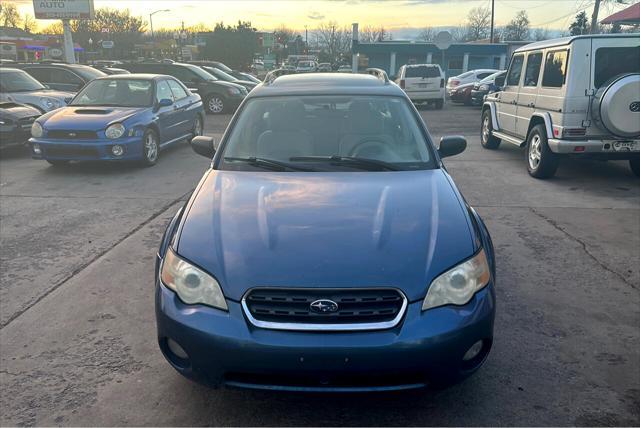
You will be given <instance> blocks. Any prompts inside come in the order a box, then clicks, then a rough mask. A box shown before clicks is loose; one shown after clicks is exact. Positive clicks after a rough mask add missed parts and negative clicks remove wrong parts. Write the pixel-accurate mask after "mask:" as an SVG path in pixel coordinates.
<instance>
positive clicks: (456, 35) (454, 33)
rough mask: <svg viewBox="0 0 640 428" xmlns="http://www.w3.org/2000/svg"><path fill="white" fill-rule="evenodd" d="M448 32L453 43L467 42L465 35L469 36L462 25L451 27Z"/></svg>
mask: <svg viewBox="0 0 640 428" xmlns="http://www.w3.org/2000/svg"><path fill="white" fill-rule="evenodd" d="M449 32H450V33H451V38H452V39H453V41H454V42H466V41H467V35H468V34H469V31H467V28H466V27H465V26H464V25H459V26H457V27H453V28H451V29H450V30H449Z"/></svg>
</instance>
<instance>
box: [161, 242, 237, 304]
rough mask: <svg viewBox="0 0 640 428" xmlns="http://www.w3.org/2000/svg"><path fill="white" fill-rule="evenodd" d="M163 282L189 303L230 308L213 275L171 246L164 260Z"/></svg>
mask: <svg viewBox="0 0 640 428" xmlns="http://www.w3.org/2000/svg"><path fill="white" fill-rule="evenodd" d="M161 269H162V270H161V272H160V278H161V279H162V283H163V284H164V285H166V286H167V287H169V288H170V289H172V290H173V291H175V292H176V294H178V297H179V298H180V300H182V301H183V302H184V303H187V304H189V305H193V304H196V303H201V304H203V305H208V306H212V307H214V308H218V309H222V310H223V311H226V310H228V308H227V302H226V301H225V299H224V295H223V294H222V289H221V288H220V284H218V281H216V280H215V279H214V278H213V277H212V276H211V275H209V274H208V273H206V272H203V271H202V270H200V269H198V268H197V267H195V266H193V265H191V264H189V263H187V262H186V261H184V260H182V259H181V258H180V257H178V256H177V255H176V254H175V253H174V252H173V250H171V248H169V249H168V250H167V254H166V255H165V257H164V260H163V262H162V268H161Z"/></svg>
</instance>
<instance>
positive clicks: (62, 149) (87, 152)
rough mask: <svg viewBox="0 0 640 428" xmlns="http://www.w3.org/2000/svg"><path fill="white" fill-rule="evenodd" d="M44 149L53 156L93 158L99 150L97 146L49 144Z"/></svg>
mask: <svg viewBox="0 0 640 428" xmlns="http://www.w3.org/2000/svg"><path fill="white" fill-rule="evenodd" d="M44 150H45V152H46V154H47V155H48V156H51V157H61V158H66V157H70V158H93V157H96V156H98V151H97V149H96V148H95V147H87V146H77V147H75V146H71V145H68V146H47V147H46V148H45V149H44Z"/></svg>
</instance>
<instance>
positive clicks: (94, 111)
mask: <svg viewBox="0 0 640 428" xmlns="http://www.w3.org/2000/svg"><path fill="white" fill-rule="evenodd" d="M75 113H76V114H107V110H98V109H90V108H83V109H77V110H76V111H75Z"/></svg>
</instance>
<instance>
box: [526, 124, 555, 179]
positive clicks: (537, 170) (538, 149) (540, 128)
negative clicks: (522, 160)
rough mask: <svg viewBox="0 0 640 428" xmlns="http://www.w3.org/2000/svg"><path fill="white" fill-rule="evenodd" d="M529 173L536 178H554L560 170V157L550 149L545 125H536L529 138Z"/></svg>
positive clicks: (527, 155) (527, 154)
mask: <svg viewBox="0 0 640 428" xmlns="http://www.w3.org/2000/svg"><path fill="white" fill-rule="evenodd" d="M525 153H526V161H527V171H529V175H530V176H532V177H535V178H550V177H553V176H554V175H555V173H556V170H557V169H558V164H559V161H560V159H559V157H558V155H556V154H555V153H553V152H552V151H551V149H549V145H548V144H547V132H546V131H545V129H544V125H536V126H534V127H533V129H531V131H530V132H529V135H528V137H527V149H526V152H525Z"/></svg>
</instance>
